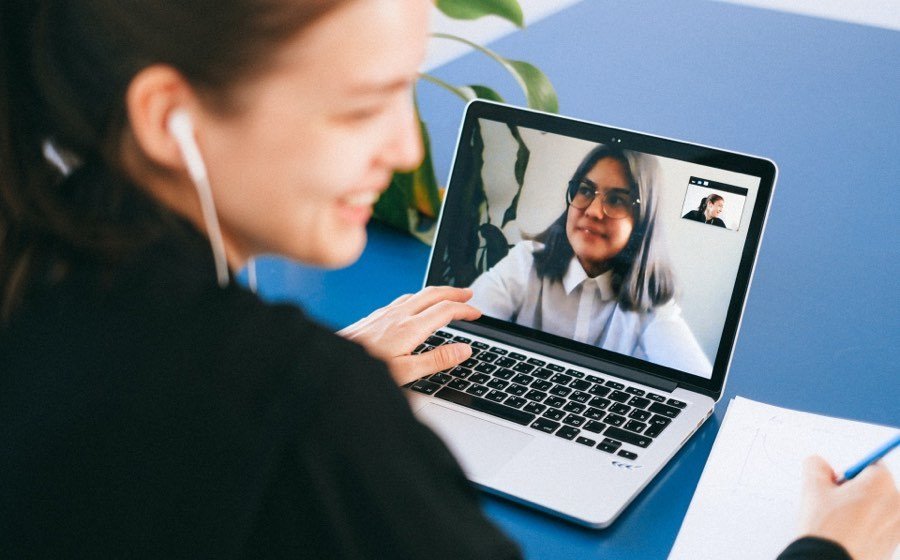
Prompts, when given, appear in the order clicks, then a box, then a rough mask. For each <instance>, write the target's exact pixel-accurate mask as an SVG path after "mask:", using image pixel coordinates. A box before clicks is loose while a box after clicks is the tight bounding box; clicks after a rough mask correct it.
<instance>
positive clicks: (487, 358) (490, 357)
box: [478, 352, 500, 363]
mask: <svg viewBox="0 0 900 560" xmlns="http://www.w3.org/2000/svg"><path fill="white" fill-rule="evenodd" d="M499 357H500V356H498V355H497V354H493V353H491V352H482V353H481V354H478V359H479V360H481V361H482V362H488V363H491V362H493V361H494V360H496V359H497V358H499Z"/></svg>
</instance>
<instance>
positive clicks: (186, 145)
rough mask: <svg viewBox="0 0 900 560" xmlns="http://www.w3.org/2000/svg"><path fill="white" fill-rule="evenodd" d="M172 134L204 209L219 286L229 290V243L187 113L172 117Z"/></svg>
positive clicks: (204, 220) (201, 206) (204, 219)
mask: <svg viewBox="0 0 900 560" xmlns="http://www.w3.org/2000/svg"><path fill="white" fill-rule="evenodd" d="M166 124H167V126H168V129H169V132H170V133H171V134H172V136H173V137H174V138H175V142H176V143H177V144H178V149H179V151H180V152H181V157H182V158H183V159H184V164H185V165H186V166H187V170H188V175H189V176H190V178H191V181H192V182H193V183H194V188H195V189H196V190H197V196H198V197H199V198H200V209H201V211H202V212H203V222H204V223H205V224H206V231H207V235H208V236H209V244H210V246H211V247H212V252H213V259H214V260H215V263H216V276H217V278H218V281H219V286H220V287H222V288H224V287H226V286H228V283H229V277H228V260H227V259H226V258H225V243H224V241H223V240H222V230H221V228H220V227H219V218H218V216H217V215H216V205H215V202H214V201H213V197H212V189H211V188H210V185H209V176H208V175H207V172H206V164H205V163H204V162H203V156H202V155H201V154H200V148H198V147H197V141H196V139H195V138H194V124H193V122H191V116H190V115H189V114H188V112H187V111H186V110H185V109H176V110H175V111H173V112H172V114H171V115H169V120H168V121H167V123H166Z"/></svg>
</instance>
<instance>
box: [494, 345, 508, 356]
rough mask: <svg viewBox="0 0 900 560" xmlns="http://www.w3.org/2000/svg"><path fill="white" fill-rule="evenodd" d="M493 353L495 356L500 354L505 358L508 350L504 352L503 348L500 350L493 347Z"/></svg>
mask: <svg viewBox="0 0 900 560" xmlns="http://www.w3.org/2000/svg"><path fill="white" fill-rule="evenodd" d="M491 352H493V353H494V354H500V355H501V356H505V355H506V354H507V351H506V350H504V349H503V348H498V347H496V346H491Z"/></svg>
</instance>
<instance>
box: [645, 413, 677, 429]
mask: <svg viewBox="0 0 900 560" xmlns="http://www.w3.org/2000/svg"><path fill="white" fill-rule="evenodd" d="M671 423H672V419H671V418H666V417H665V416H660V415H658V414H654V415H653V418H651V419H650V424H651V425H653V426H662V427H666V426H668V425H669V424H671Z"/></svg>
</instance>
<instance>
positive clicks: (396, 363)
mask: <svg viewBox="0 0 900 560" xmlns="http://www.w3.org/2000/svg"><path fill="white" fill-rule="evenodd" d="M471 355H472V348H471V347H470V346H469V345H468V344H462V343H453V344H444V345H441V346H438V347H437V348H435V349H434V350H431V351H429V352H423V353H421V354H411V355H408V356H399V357H397V358H392V359H390V360H388V366H390V368H391V375H393V377H394V380H395V381H396V382H397V384H398V385H405V384H406V383H409V382H410V381H415V380H416V379H418V378H420V377H423V376H425V375H430V374H432V373H437V372H439V371H441V370H445V369H449V368H452V367H454V366H457V365H459V364H460V362H462V361H464V360H466V359H468V358H469V356H471Z"/></svg>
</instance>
